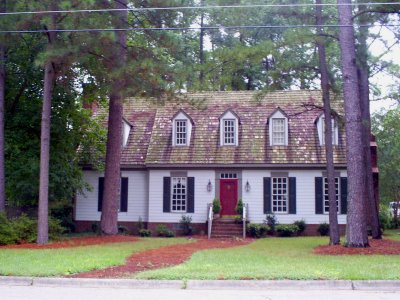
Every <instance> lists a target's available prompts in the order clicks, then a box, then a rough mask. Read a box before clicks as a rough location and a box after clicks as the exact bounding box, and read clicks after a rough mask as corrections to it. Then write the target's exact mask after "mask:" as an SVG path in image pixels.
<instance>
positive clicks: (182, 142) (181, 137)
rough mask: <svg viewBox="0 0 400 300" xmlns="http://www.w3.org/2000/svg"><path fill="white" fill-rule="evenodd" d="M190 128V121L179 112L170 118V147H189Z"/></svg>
mask: <svg viewBox="0 0 400 300" xmlns="http://www.w3.org/2000/svg"><path fill="white" fill-rule="evenodd" d="M192 128H193V121H192V119H191V118H190V117H189V116H188V115H187V114H186V113H185V112H184V111H183V110H179V111H178V112H177V113H176V114H175V116H174V117H173V118H172V146H189V145H190V137H191V135H192Z"/></svg>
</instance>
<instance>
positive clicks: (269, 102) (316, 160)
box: [74, 91, 347, 234]
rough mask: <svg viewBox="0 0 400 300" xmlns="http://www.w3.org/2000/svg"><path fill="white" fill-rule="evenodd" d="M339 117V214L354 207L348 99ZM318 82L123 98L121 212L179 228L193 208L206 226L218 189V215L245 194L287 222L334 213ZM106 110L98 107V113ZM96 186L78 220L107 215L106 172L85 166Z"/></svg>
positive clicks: (253, 208)
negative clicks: (297, 87)
mask: <svg viewBox="0 0 400 300" xmlns="http://www.w3.org/2000/svg"><path fill="white" fill-rule="evenodd" d="M332 106H333V109H334V110H335V112H336V113H337V115H338V117H336V118H335V119H334V122H333V128H332V130H333V133H334V134H333V144H334V161H335V168H336V169H335V170H336V197H337V203H338V221H339V224H340V226H341V229H342V230H343V229H344V224H345V223H346V212H347V173H346V151H345V132H344V128H343V125H342V120H341V117H340V116H342V115H343V108H342V102H341V101H334V103H333V104H332ZM321 107H322V95H321V92H320V91H279V92H271V93H267V94H265V95H263V96H261V97H256V93H255V92H247V91H246V92H205V93H196V94H188V95H186V101H180V102H173V103H172V102H166V103H165V104H164V105H157V104H156V103H153V102H151V101H148V100H147V101H146V100H144V99H136V98H135V99H127V100H126V103H125V106H124V126H123V128H124V129H123V131H124V135H123V151H122V159H121V178H122V180H121V193H120V194H121V199H120V200H121V202H120V211H119V215H118V218H119V222H120V223H121V224H123V225H124V226H127V227H129V228H134V227H135V224H137V222H138V221H139V219H140V220H141V221H143V222H144V223H145V224H146V225H147V226H148V228H149V229H154V228H155V227H156V226H157V225H158V224H166V225H167V226H169V227H170V228H171V229H173V230H177V229H179V228H180V227H179V221H180V219H181V217H182V215H190V216H191V217H192V222H193V224H194V225H195V227H197V229H198V231H199V232H206V231H207V225H206V222H207V216H208V210H207V208H208V204H209V203H211V202H212V201H213V199H214V198H218V199H220V202H221V206H222V211H221V215H222V216H224V215H234V214H235V207H236V204H237V202H238V200H239V199H242V201H243V202H244V203H245V204H246V205H247V209H248V220H249V221H250V222H252V223H262V222H263V221H264V220H265V218H266V215H267V214H270V213H274V214H275V215H276V217H277V219H278V221H279V223H282V224H285V223H287V224H289V223H293V222H294V221H296V220H301V219H304V220H305V221H306V223H307V224H308V227H307V230H308V233H309V234H316V228H317V226H318V225H319V224H320V223H323V222H328V210H329V203H328V200H327V182H326V171H325V168H326V162H325V148H324V143H325V140H324V135H323V132H324V122H323V119H324V115H323V112H322V108H321ZM101 114H105V112H102V111H100V112H97V113H96V115H101ZM84 178H85V180H86V181H87V183H89V184H90V185H91V186H92V187H93V188H92V189H91V190H90V191H89V190H88V191H84V192H83V193H81V194H78V195H77V197H76V203H75V213H74V214H75V220H76V222H77V228H78V230H85V229H86V230H87V229H90V228H91V226H92V224H93V222H96V221H99V220H100V214H101V201H102V189H103V174H102V173H101V172H98V171H95V170H91V168H90V166H86V167H85V169H84Z"/></svg>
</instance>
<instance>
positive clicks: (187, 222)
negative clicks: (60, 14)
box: [179, 215, 193, 235]
mask: <svg viewBox="0 0 400 300" xmlns="http://www.w3.org/2000/svg"><path fill="white" fill-rule="evenodd" d="M179 223H180V224H181V225H182V229H183V233H184V234H185V235H191V234H192V233H193V227H192V217H191V216H185V215H182V217H181V219H180V220H179Z"/></svg>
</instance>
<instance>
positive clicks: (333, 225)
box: [316, 0, 340, 245]
mask: <svg viewBox="0 0 400 300" xmlns="http://www.w3.org/2000/svg"><path fill="white" fill-rule="evenodd" d="M316 4H317V5H316V22H317V25H323V20H322V7H321V5H320V4H321V0H316ZM317 48H318V56H319V68H320V72H321V88H322V99H323V102H324V116H325V118H324V119H325V121H324V122H325V133H324V134H325V154H326V171H327V180H328V198H329V238H330V239H329V244H330V245H338V244H339V243H340V234H339V225H338V216H337V203H336V185H335V166H334V161H333V145H332V134H333V133H332V117H331V116H332V115H331V104H330V99H329V75H328V67H327V63H326V53H325V43H324V40H323V37H322V28H321V27H317Z"/></svg>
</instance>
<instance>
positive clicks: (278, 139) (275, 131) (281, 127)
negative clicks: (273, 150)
mask: <svg viewBox="0 0 400 300" xmlns="http://www.w3.org/2000/svg"><path fill="white" fill-rule="evenodd" d="M285 123H286V120H285V119H283V118H279V119H278V118H274V119H272V145H285V141H286V137H285V133H286V129H285Z"/></svg>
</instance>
